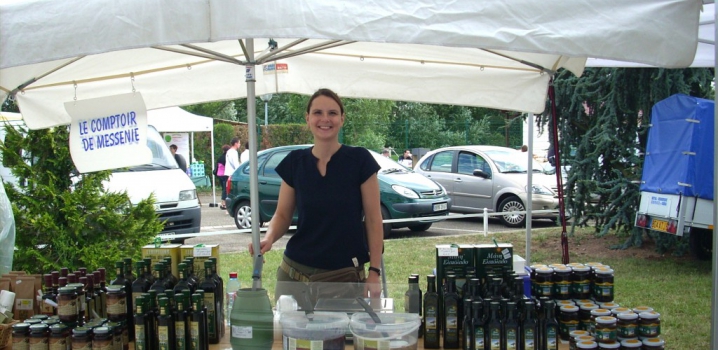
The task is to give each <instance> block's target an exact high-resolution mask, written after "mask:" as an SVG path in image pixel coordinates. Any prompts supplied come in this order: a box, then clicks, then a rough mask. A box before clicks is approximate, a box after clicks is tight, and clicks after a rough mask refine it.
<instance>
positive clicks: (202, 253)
mask: <svg viewBox="0 0 718 350" xmlns="http://www.w3.org/2000/svg"><path fill="white" fill-rule="evenodd" d="M192 255H193V256H195V257H210V256H212V247H194V251H193V252H192Z"/></svg>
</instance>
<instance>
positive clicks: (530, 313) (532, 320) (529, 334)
mask: <svg viewBox="0 0 718 350" xmlns="http://www.w3.org/2000/svg"><path fill="white" fill-rule="evenodd" d="M523 314H524V320H523V322H522V323H521V335H520V337H519V339H520V340H521V343H522V344H523V345H524V347H523V349H525V350H538V349H539V342H538V339H536V336H537V335H538V321H537V320H536V304H534V302H533V301H526V302H524V312H523Z"/></svg>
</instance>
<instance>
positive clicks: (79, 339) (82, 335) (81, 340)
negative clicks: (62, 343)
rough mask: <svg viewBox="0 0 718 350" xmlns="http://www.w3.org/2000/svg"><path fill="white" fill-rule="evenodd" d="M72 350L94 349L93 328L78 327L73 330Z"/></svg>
mask: <svg viewBox="0 0 718 350" xmlns="http://www.w3.org/2000/svg"><path fill="white" fill-rule="evenodd" d="M72 350H92V330H91V329H90V328H87V327H77V328H75V329H73V330H72Z"/></svg>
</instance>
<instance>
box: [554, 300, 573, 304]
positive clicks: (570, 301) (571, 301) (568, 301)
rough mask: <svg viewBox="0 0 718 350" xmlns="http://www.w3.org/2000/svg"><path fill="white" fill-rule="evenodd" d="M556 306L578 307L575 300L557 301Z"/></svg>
mask: <svg viewBox="0 0 718 350" xmlns="http://www.w3.org/2000/svg"><path fill="white" fill-rule="evenodd" d="M556 304H559V305H576V304H575V303H574V302H573V300H557V301H556Z"/></svg>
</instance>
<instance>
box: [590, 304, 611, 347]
mask: <svg viewBox="0 0 718 350" xmlns="http://www.w3.org/2000/svg"><path fill="white" fill-rule="evenodd" d="M599 310H600V309H599ZM594 334H595V336H596V341H597V342H599V343H610V342H615V341H616V339H617V334H616V318H615V317H613V316H600V317H596V333H594Z"/></svg>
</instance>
